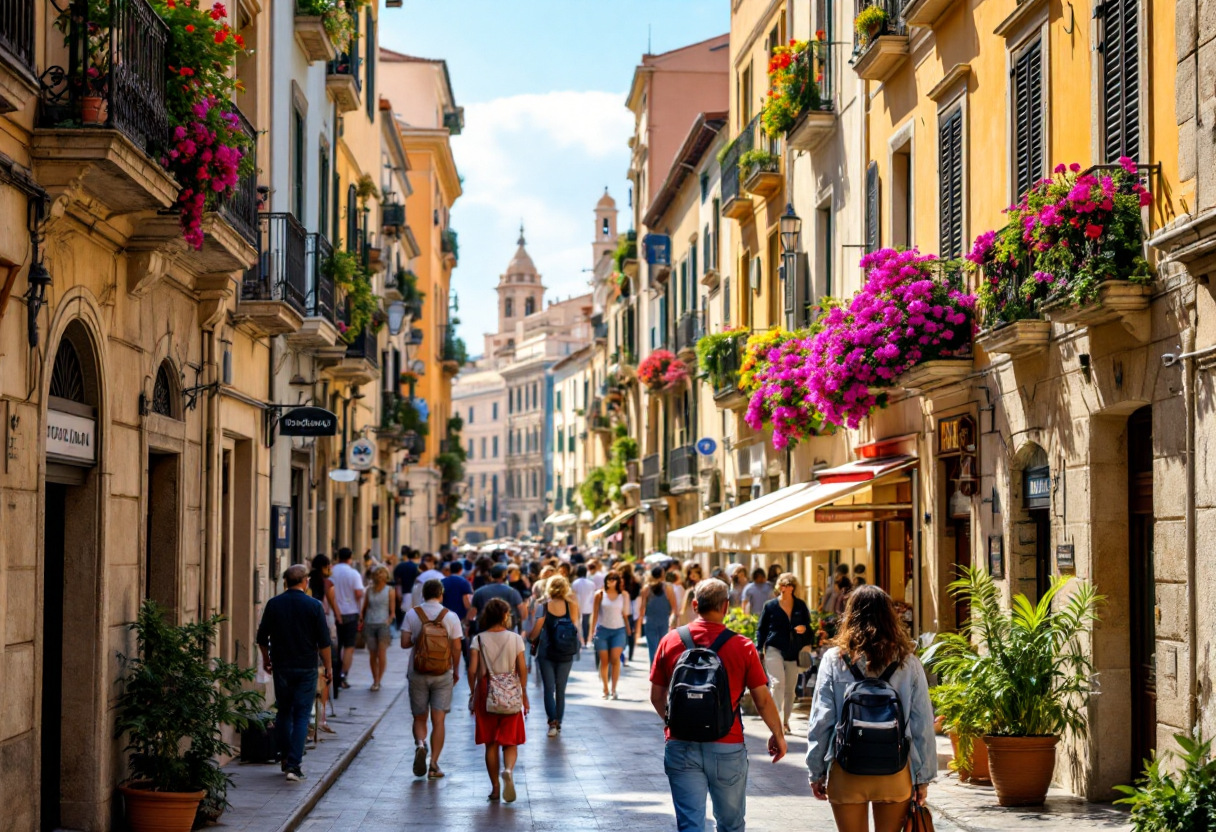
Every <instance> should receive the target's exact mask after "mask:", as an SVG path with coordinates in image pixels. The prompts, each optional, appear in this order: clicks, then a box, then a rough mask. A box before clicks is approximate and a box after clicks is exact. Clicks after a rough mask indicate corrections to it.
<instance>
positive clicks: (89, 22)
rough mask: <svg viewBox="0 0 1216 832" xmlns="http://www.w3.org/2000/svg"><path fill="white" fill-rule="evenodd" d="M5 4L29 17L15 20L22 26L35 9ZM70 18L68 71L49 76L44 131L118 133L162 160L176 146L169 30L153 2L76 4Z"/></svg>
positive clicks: (13, 1) (24, 0) (22, 1)
mask: <svg viewBox="0 0 1216 832" xmlns="http://www.w3.org/2000/svg"><path fill="white" fill-rule="evenodd" d="M4 3H5V9H8V8H9V7H10V6H16V7H18V8H20V9H24V10H25V11H18V12H16V13H15V14H14V15H13V21H14V24H15V25H16V24H19V23H21V22H22V21H23V15H25V14H33V11H34V7H35V5H36V4H35V3H33V2H31V0H4ZM47 8H48V10H49V9H51V8H52V7H51V6H50V5H48V7H47ZM66 14H67V18H66V20H67V33H66V34H67V67H66V68H64V67H62V66H59V65H55V66H51V67H50V68H49V69H47V70H46V72H44V73H43V74H42V112H41V118H40V123H41V125H42V126H43V127H57V126H60V125H64V124H70V125H71V126H73V127H86V128H87V127H105V128H112V129H115V130H120V131H122V133H123V134H125V135H126V137H127V138H129V139H130V140H131V141H132V142H133V143H134V144H135V145H136V146H137V147H138V148H140V149H141V150H143V151H144V152H146V153H149V154H156V153H158V152H159V151H160V150H161V148H163V147H164V146H165V145H167V143H168V138H169V112H168V109H167V108H166V106H165V61H166V57H165V48H166V44H168V42H169V27H168V26H166V25H165V22H164V21H163V20H161V19H160V15H158V14H157V13H156V12H155V11H154V10H153V9H152V6H150V5H149V4H148V2H147V0H110V2H109V3H108V4H96V3H91V2H90V0H72V3H71V5H70V6H69V7H68V11H67V12H66ZM8 16H9V13H8V12H7V11H6V12H5V14H4V17H6V18H7V17H8Z"/></svg>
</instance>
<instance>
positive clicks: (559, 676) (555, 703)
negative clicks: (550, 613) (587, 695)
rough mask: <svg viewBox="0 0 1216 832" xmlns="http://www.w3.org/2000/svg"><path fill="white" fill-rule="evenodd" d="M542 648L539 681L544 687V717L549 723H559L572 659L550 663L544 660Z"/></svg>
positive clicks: (572, 662)
mask: <svg viewBox="0 0 1216 832" xmlns="http://www.w3.org/2000/svg"><path fill="white" fill-rule="evenodd" d="M544 649H545V648H544V647H543V646H542V647H541V655H540V679H541V681H542V682H543V683H544V686H545V716H546V717H547V718H548V720H549V721H550V722H561V721H562V717H563V716H564V715H565V713H566V682H568V681H569V680H570V668H571V667H573V666H574V660H573V659H567V660H566V661H564V662H551V661H549V660H548V659H546V658H545V655H544Z"/></svg>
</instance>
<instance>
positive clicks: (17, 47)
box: [0, 0, 38, 74]
mask: <svg viewBox="0 0 1216 832" xmlns="http://www.w3.org/2000/svg"><path fill="white" fill-rule="evenodd" d="M37 9H38V5H37V4H36V3H32V2H30V0H0V49H2V50H4V51H5V52H7V53H8V56H9V57H10V58H12V60H13V61H14V62H16V63H17V64H19V65H20V66H23V67H25V68H26V69H27V70H29V71H30V73H31V74H33V72H34V17H35V14H36V12H37Z"/></svg>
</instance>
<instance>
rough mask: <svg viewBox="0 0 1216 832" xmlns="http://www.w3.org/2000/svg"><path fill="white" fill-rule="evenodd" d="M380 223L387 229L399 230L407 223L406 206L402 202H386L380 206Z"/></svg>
mask: <svg viewBox="0 0 1216 832" xmlns="http://www.w3.org/2000/svg"><path fill="white" fill-rule="evenodd" d="M380 225H381V226H383V227H384V230H385V231H386V232H387V231H394V232H395V231H398V230H399V229H400V228H401V227H402V226H404V225H405V206H404V205H402V204H401V203H400V202H386V203H384V204H383V205H381V206H380Z"/></svg>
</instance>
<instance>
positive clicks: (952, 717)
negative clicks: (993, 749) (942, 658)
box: [929, 682, 992, 786]
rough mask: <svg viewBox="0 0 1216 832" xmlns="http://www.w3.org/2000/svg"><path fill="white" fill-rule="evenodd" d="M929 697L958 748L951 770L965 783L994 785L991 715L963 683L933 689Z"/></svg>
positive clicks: (952, 683) (953, 746) (946, 684)
mask: <svg viewBox="0 0 1216 832" xmlns="http://www.w3.org/2000/svg"><path fill="white" fill-rule="evenodd" d="M929 698H930V699H932V700H933V711H934V713H936V714H937V716H938V718H939V719H941V720H942V723H943V725H942V727H943V728H944V729H945V732H946V735H947V736H949V737H950V746H951V747H952V748H953V749H954V759H953V760H951V761H950V768H951V769H952V770H954V771H957V772H958V779H959V780H960V781H961V782H964V783H975V784H978V785H983V786H987V785H989V784H991V782H992V780H991V775H990V774H989V773H988V746H987V745H986V744H985V743H984V732H985V731H986V730H987V727H988V714H987V712H986V711H984V710H983V707H982V705H980V704H979V702H978V701H977V700H976V699H975V697H973V696H971V695H970V694H969V693H968V690H967V686H966V685H965V684H962V683H961V682H943V683H942V684H940V685H935V686H934V687H932V688H930V689H929Z"/></svg>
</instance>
